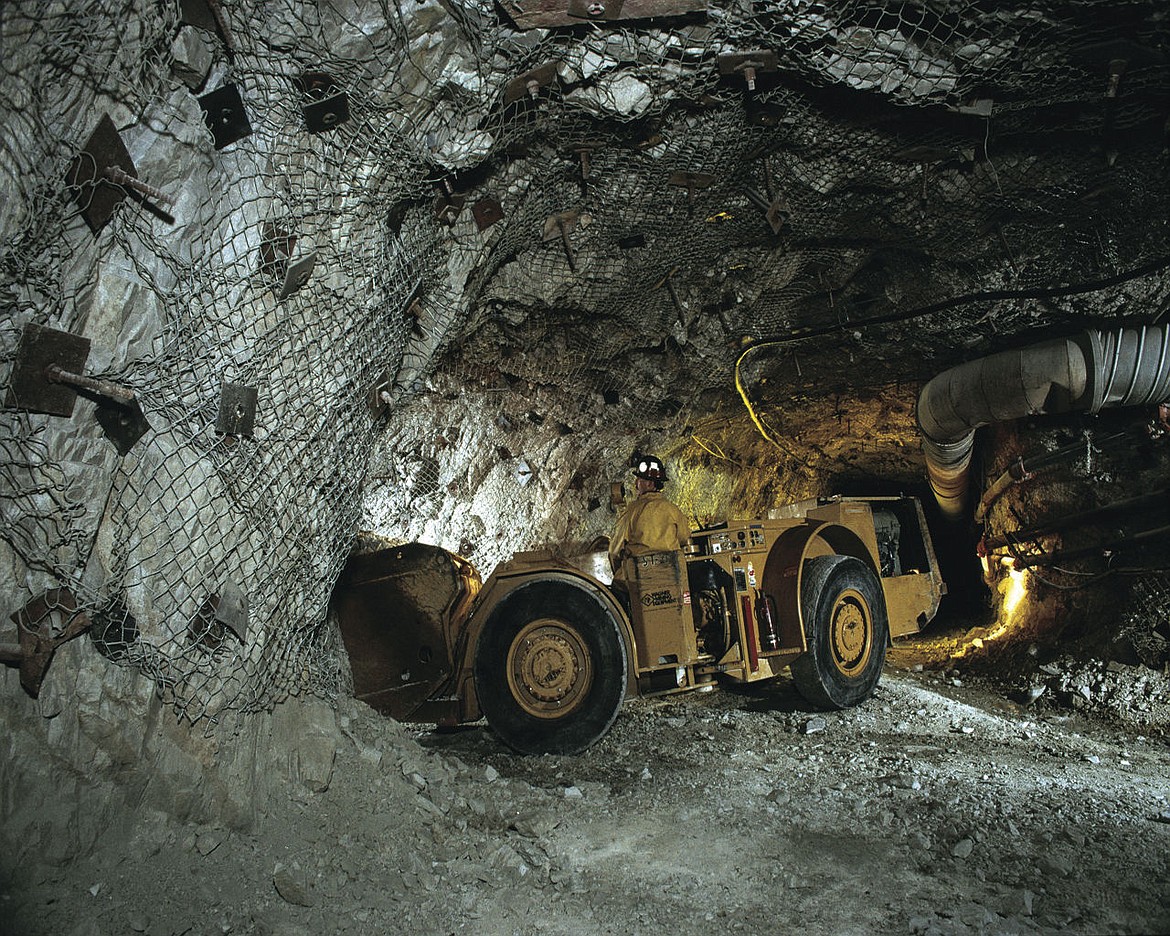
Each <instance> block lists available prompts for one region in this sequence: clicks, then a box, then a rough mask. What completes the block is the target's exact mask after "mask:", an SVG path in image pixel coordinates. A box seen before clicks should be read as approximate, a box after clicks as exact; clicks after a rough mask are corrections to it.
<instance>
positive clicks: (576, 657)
mask: <svg viewBox="0 0 1170 936" xmlns="http://www.w3.org/2000/svg"><path fill="white" fill-rule="evenodd" d="M475 691H476V695H477V696H478V697H479V705H480V708H481V709H482V711H483V713H484V715H485V716H486V718H487V720H488V724H489V725H491V727H492V729H493V730H494V731H495V732H496V734H497V735H499V737H500V738H501V740H503V741H504V743H505V744H507V745H508V746H509V747H511V748H513V749H514V750H516V751H519V752H520V753H522V754H577V753H580V752H581V751H583V750H585V749H586V748H587V747H589V746H590V745H591V744H593V743H594V742H595V741H597V740H598V739H600V738H601V737H602V736H603V735H604V734H605V733H606V732H607V731H608V730H609V728H610V726H611V725H612V724H613V721H614V719H615V718H617V713H618V709H620V708H621V704H622V700H623V699H624V698H625V693H626V644H625V639H624V638H623V636H622V632H621V629H620V627H619V625H618V622H617V620H615V618H614V616H613V614H612V613H611V612H610V611H609V609H608V608H607V607H606V606H605V605H604V604H603V603H602V599H601V598H600V597H599V596H597V595H594V594H592V593H590V592H589V591H587V590H586V589H585V588H582V587H579V586H577V585H574V584H572V583H570V582H564V581H537V582H532V583H530V584H526V585H522V586H520V588H518V589H517V590H516V591H515V592H514V593H513V594H511V595H509V596H508V597H507V598H505V599H504V601H503V603H502V604H501V605H500V606H499V607H498V608H497V609H496V611H495V613H494V614H493V615H492V617H491V618H490V619H489V620H488V622H487V624H486V625H485V626H484V629H483V633H482V634H480V638H479V646H478V647H477V649H476V654H475Z"/></svg>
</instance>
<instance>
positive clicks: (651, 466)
mask: <svg viewBox="0 0 1170 936" xmlns="http://www.w3.org/2000/svg"><path fill="white" fill-rule="evenodd" d="M634 477H635V478H643V479H645V480H646V481H654V482H656V483H657V484H658V485H659V486H661V485H662V484H663V483H664V482H665V481H666V468H665V467H664V466H663V464H662V462H661V461H660V460H659V459H658V458H656V457H655V456H654V455H639V456H638V457H637V459H635V461H634Z"/></svg>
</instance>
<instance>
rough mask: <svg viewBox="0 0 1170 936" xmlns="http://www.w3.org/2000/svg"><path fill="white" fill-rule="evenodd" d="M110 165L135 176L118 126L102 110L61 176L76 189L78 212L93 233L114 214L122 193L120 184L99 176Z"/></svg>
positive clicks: (124, 192) (136, 175) (135, 173)
mask: <svg viewBox="0 0 1170 936" xmlns="http://www.w3.org/2000/svg"><path fill="white" fill-rule="evenodd" d="M111 166H114V167H117V168H119V169H121V170H123V171H124V172H125V173H126V174H127V175H129V176H134V177H135V178H137V177H138V173H137V171H136V170H135V169H134V161H133V160H132V159H131V158H130V153H129V152H128V151H127V150H126V144H124V143H123V142H122V138H121V137H120V136H119V135H118V128H117V127H115V126H114V122H113V121H112V120H111V119H110V115H109V114H103V115H102V119H101V120H99V121H98V125H97V127H95V128H94V131H93V133H92V134H90V137H89V139H88V140H87V141H86V143H85V146H84V147H83V148H82V150H81V152H80V153H78V154H77V155H76V156H75V157H73V164H72V165H71V166H70V167H69V173H68V175H66V177H65V183H66V184H67V185H68V186H69V187H70V188H71V189H74V190H75V192H76V194H75V196H74V197H75V198H76V199H77V203H78V204H79V205H80V206H81V216H82V217H83V218H85V223H86V224H88V225H89V229H90V230H91V231H93V232H94V233H95V234H96V233H98V231H100V230H101V229H102V228H103V227H105V226H106V222H107V221H109V220H110V218H111V217H112V216H113V214H114V207H115V206H116V205H117V204H118V203H119V202H120V201H121V200H122V199H123V198H125V197H126V191H125V189H123V188H122V187H121V186H120V185H113V184H111V183H109V182H106V181H104V179H103V176H102V172H103V170H105V169H107V168H109V167H111Z"/></svg>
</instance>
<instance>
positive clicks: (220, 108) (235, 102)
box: [199, 84, 252, 150]
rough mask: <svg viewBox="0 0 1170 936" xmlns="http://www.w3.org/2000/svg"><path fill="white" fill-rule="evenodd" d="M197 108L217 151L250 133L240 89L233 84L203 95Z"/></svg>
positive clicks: (250, 127)
mask: <svg viewBox="0 0 1170 936" xmlns="http://www.w3.org/2000/svg"><path fill="white" fill-rule="evenodd" d="M199 106H200V107H202V108H203V119H204V120H205V121H206V122H207V128H208V129H209V130H210V131H211V135H212V136H213V137H214V138H215V148H216V149H217V150H219V149H223V148H224V147H225V146H228V145H230V144H232V143H235V142H236V140H242V139H243V138H244V137H246V136H249V135H250V134H251V133H252V125H251V124H250V123H249V122H248V112H247V111H246V110H244V100H243V98H241V97H240V89H239V88H237V87H236V86H235V85H234V84H226V85H224V86H223V87H222V88H217V89H216V90H214V91H211V92H208V93H207V94H205V95H203V96H202V97H201V98H199Z"/></svg>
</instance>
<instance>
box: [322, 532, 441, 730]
mask: <svg viewBox="0 0 1170 936" xmlns="http://www.w3.org/2000/svg"><path fill="white" fill-rule="evenodd" d="M462 587H463V586H462V580H461V578H460V575H459V573H458V570H457V568H456V565H455V562H454V560H453V559H452V557H451V555H450V554H449V553H448V552H446V551H445V550H443V549H440V548H439V547H437V546H428V545H426V544H423V543H408V544H406V545H403V546H398V547H394V548H392V549H383V550H380V551H378V552H374V553H368V554H366V555H361V556H352V557H350V559H349V561H348V562H347V563H346V566H345V569H344V570H343V571H342V573H341V577H340V579H339V580H338V583H337V588H336V589H335V590H334V592H333V598H332V605H333V608H334V610H335V612H336V614H337V621H338V625H339V627H340V630H341V637H342V641H343V642H344V644H345V649H346V651H347V652H348V654H349V662H350V668H351V669H352V671H353V691H354V696H355V697H356V698H358V699H361V700H363V701H365V702H366V703H368V704H369V705H370V706H371V707H372V708H375V709H377V710H378V711H379V712H383V713H385V714H387V715H390V716H392V717H393V718H399V719H406V718H409V716H410V715H411V713H412V712H414V711H415V710H416V709H418V707H419V706H420V705H422V704H423V703H424V702H425V701H426V700H427V698H428V697H429V696H431V695H432V694H433V693H434V692H435V691H436V690H437V689H438V688H439V687H440V686H441V685H442V684H443V682H444V680H446V679H447V677H448V676H450V674H451V670H452V660H451V650H450V644H449V640H448V624H449V622H448V621H447V609H448V608H450V607H452V605H453V603H454V602H455V600H456V599H457V598H458V596H459V593H460V591H461V589H462Z"/></svg>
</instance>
